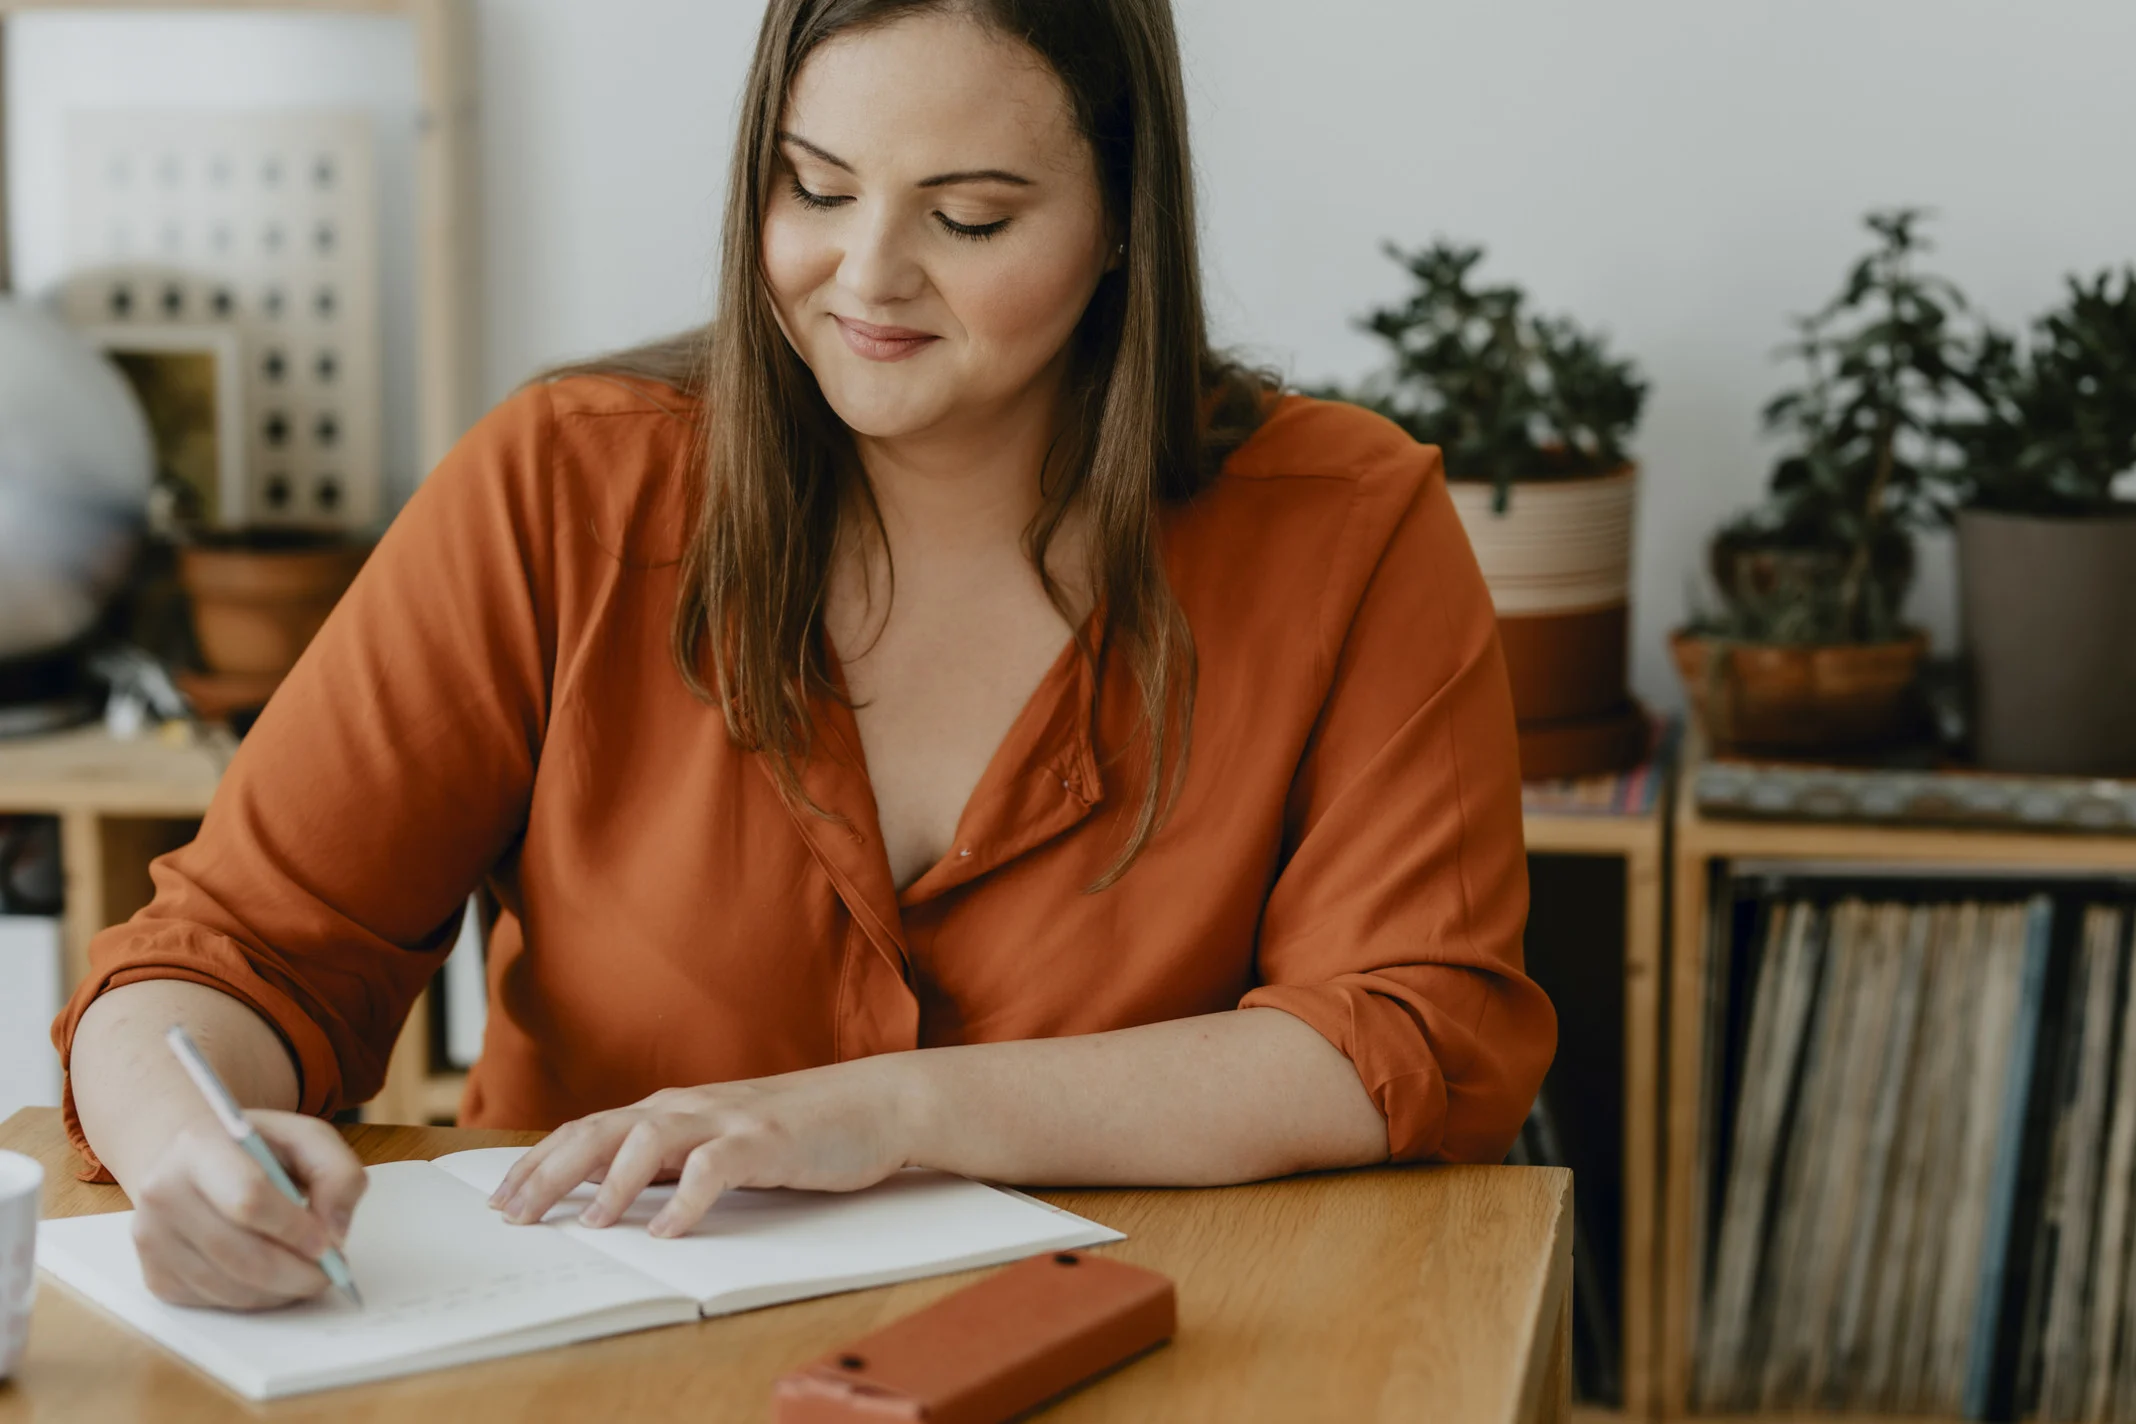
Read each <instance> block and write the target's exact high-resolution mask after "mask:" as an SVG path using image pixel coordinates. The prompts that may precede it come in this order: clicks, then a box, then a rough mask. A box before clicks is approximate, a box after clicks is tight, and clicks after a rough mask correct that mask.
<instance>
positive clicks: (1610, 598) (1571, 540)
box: [1448, 465, 1646, 779]
mask: <svg viewBox="0 0 2136 1424" xmlns="http://www.w3.org/2000/svg"><path fill="white" fill-rule="evenodd" d="M1637 491H1638V471H1637V470H1636V469H1635V468H1634V467H1632V466H1629V465H1627V466H1624V467H1623V468H1621V469H1616V470H1611V471H1609V472H1607V473H1605V474H1599V475H1581V476H1575V477H1568V478H1563V479H1547V480H1539V481H1523V482H1522V483H1520V484H1519V485H1517V486H1515V488H1514V489H1513V491H1512V498H1511V500H1510V501H1509V502H1508V504H1507V506H1506V508H1504V509H1502V510H1501V509H1498V508H1497V507H1496V502H1495V500H1494V498H1493V492H1492V488H1491V486H1490V485H1489V484H1487V483H1472V482H1464V481H1455V482H1453V483H1452V484H1450V485H1449V486H1448V493H1449V494H1450V495H1451V497H1452V499H1453V503H1454V510H1455V512H1456V513H1457V514H1458V515H1459V516H1460V518H1461V523H1462V527H1463V529H1465V530H1466V531H1467V533H1468V536H1469V544H1470V547H1471V548H1472V549H1473V550H1474V551H1475V554H1476V564H1477V567H1478V568H1479V569H1481V570H1482V572H1483V578H1484V583H1485V584H1486V585H1488V586H1489V588H1490V590H1491V603H1492V606H1493V607H1494V608H1495V609H1496V610H1497V614H1498V639H1499V644H1500V646H1501V647H1502V648H1503V649H1504V651H1505V660H1506V674H1507V678H1508V680H1509V681H1510V682H1511V684H1512V689H1513V711H1514V715H1515V716H1516V717H1517V718H1518V719H1519V721H1520V733H1521V763H1522V771H1523V774H1524V775H1526V776H1528V777H1531V778H1549V779H1555V778H1558V777H1565V776H1588V775H1594V774H1598V773H1603V772H1610V771H1620V770H1622V769H1624V768H1625V767H1628V766H1632V765H1635V764H1636V763H1637V762H1638V760H1639V758H1640V756H1641V754H1642V753H1643V752H1644V750H1645V747H1646V722H1645V719H1644V717H1643V715H1642V714H1641V713H1640V712H1639V711H1638V710H1637V709H1636V708H1634V707H1633V706H1632V704H1631V703H1630V701H1629V699H1628V697H1627V695H1626V690H1625V651H1626V648H1625V645H1626V630H1627V625H1628V623H1629V610H1628V600H1629V598H1630V595H1631V574H1632V531H1633V525H1634V522H1635V520H1634V515H1635V509H1636V496H1637Z"/></svg>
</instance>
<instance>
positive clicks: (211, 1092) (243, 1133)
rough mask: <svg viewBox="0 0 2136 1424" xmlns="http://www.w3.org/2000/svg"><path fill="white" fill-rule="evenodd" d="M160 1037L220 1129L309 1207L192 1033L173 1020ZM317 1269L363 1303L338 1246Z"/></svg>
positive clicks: (283, 1188)
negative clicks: (204, 1054)
mask: <svg viewBox="0 0 2136 1424" xmlns="http://www.w3.org/2000/svg"><path fill="white" fill-rule="evenodd" d="M163 1041H164V1042H165V1043H167V1044H169V1045H170V1046H171V1052H172V1053H174V1054H176V1055H177V1056H178V1062H179V1064H180V1065H181V1066H183V1067H184V1069H185V1072H186V1076H187V1077H189V1078H191V1079H192V1080H193V1086H194V1087H196V1088H198V1089H200V1095H201V1096H202V1097H204V1098H206V1099H207V1100H208V1106H209V1107H210V1108H212V1109H214V1112H215V1116H216V1117H217V1118H218V1119H219V1120H220V1121H221V1122H222V1125H223V1129H224V1130H225V1131H227V1132H228V1133H229V1134H230V1136H231V1137H232V1138H233V1139H235V1140H236V1142H237V1145H238V1146H239V1147H241V1148H243V1149H244V1151H245V1155H246V1156H248V1157H250V1158H251V1159H252V1160H253V1161H255V1162H257V1163H259V1164H260V1168H261V1170H263V1171H265V1172H266V1173H267V1179H268V1180H269V1181H271V1182H273V1183H274V1184H275V1186H276V1188H277V1189H279V1190H280V1191H281V1193H282V1195H283V1196H285V1197H288V1198H289V1199H290V1200H291V1201H293V1202H295V1203H296V1204H297V1205H298V1206H301V1207H309V1206H310V1205H311V1203H310V1202H308V1201H306V1200H305V1199H304V1193H302V1192H300V1191H298V1190H297V1184H296V1183H295V1182H292V1181H291V1180H289V1173H288V1171H287V1170H285V1169H284V1168H283V1166H282V1162H281V1159H280V1158H278V1157H276V1156H275V1155H274V1149H273V1148H271V1147H269V1146H268V1145H267V1139H266V1138H264V1137H262V1136H260V1134H259V1129H258V1128H256V1127H254V1126H253V1125H252V1123H251V1122H250V1121H249V1120H248V1119H247V1118H246V1117H245V1112H244V1109H242V1108H240V1107H239V1106H238V1105H237V1099H235V1098H233V1097H231V1096H230V1090H229V1089H228V1088H225V1087H224V1086H223V1081H222V1079H221V1078H219V1077H217V1076H216V1073H215V1070H214V1069H213V1068H211V1067H210V1066H208V1060H207V1059H206V1058H205V1057H203V1056H202V1055H201V1052H200V1050H199V1048H197V1047H195V1046H194V1043H193V1039H192V1037H191V1035H189V1034H188V1033H186V1031H185V1030H184V1029H183V1028H180V1027H179V1026H178V1025H177V1024H172V1025H171V1026H170V1029H169V1030H168V1031H167V1032H166V1033H165V1034H164V1035H163ZM319 1269H320V1270H322V1271H324V1272H326V1278H327V1279H328V1280H330V1281H332V1282H333V1283H334V1284H335V1285H337V1286H339V1287H340V1288H341V1289H342V1290H343V1291H345V1292H347V1294H348V1298H349V1299H350V1300H352V1301H354V1302H355V1303H356V1304H357V1305H359V1306H360V1305H362V1304H363V1297H362V1296H361V1295H359V1294H357V1291H356V1279H355V1277H353V1276H351V1275H350V1274H349V1263H348V1262H347V1261H346V1260H345V1259H343V1258H342V1255H341V1252H340V1250H339V1249H338V1248H336V1247H334V1246H328V1247H327V1248H326V1254H325V1255H323V1256H321V1257H320V1258H319Z"/></svg>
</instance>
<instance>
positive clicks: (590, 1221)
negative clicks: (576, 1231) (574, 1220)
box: [579, 1206, 609, 1226]
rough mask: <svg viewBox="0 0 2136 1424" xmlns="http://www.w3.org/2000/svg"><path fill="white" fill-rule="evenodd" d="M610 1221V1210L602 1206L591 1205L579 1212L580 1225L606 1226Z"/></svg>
mask: <svg viewBox="0 0 2136 1424" xmlns="http://www.w3.org/2000/svg"><path fill="white" fill-rule="evenodd" d="M608 1221H609V1217H608V1212H607V1211H606V1210H605V1209H604V1208H602V1207H598V1206H589V1207H587V1208H586V1209H585V1210H584V1211H582V1212H580V1213H579V1225H581V1226H606V1225H608Z"/></svg>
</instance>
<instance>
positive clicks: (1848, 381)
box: [1671, 208, 1969, 750]
mask: <svg viewBox="0 0 2136 1424" xmlns="http://www.w3.org/2000/svg"><path fill="white" fill-rule="evenodd" d="M1923 216H1924V215H1923V213H1922V212H1921V211H1920V210H1918V209H1910V208H1908V209H1895V210H1890V211H1884V212H1876V213H1871V214H1870V215H1869V216H1868V218H1867V220H1866V221H1867V225H1868V227H1869V230H1870V231H1871V233H1872V234H1874V236H1875V237H1876V240H1877V241H1876V245H1875V247H1874V248H1872V249H1871V250H1870V251H1869V252H1868V253H1867V254H1865V255H1864V256H1862V257H1861V258H1860V259H1859V260H1857V261H1856V262H1855V263H1854V265H1853V266H1852V268H1850V270H1849V271H1848V273H1847V277H1846V280H1845V281H1844V283H1843V284H1842V285H1841V288H1840V290H1839V292H1838V294H1837V295H1835V296H1834V297H1833V298H1832V300H1831V301H1830V302H1828V303H1826V304H1825V306H1824V307H1823V308H1821V309H1820V310H1818V311H1817V312H1815V313H1813V314H1812V315H1810V316H1807V317H1804V318H1802V319H1800V320H1799V321H1798V322H1797V323H1796V325H1797V332H1798V334H1797V337H1796V339H1795V340H1794V341H1793V342H1791V343H1790V344H1789V345H1788V346H1786V347H1784V348H1783V354H1784V355H1785V356H1787V357H1790V358H1792V359H1793V360H1796V361H1798V362H1800V363H1801V365H1802V368H1803V379H1802V382H1801V383H1800V384H1799V385H1798V386H1796V387H1795V388H1793V389H1791V390H1788V391H1785V392H1783V393H1781V394H1780V395H1779V396H1777V397H1775V398H1774V399H1773V400H1772V401H1771V402H1769V403H1768V404H1767V405H1766V407H1765V410H1764V416H1763V419H1764V425H1765V428H1766V430H1767V431H1768V432H1769V433H1772V434H1775V435H1779V436H1781V437H1783V438H1784V439H1785V440H1786V441H1787V448H1786V451H1785V453H1784V454H1783V455H1782V456H1781V458H1780V459H1779V461H1778V462H1777V463H1776V464H1775V465H1774V467H1773V472H1772V476H1771V479H1770V481H1769V485H1768V492H1767V497H1766V499H1765V501H1764V503H1763V504H1761V505H1760V506H1758V507H1757V508H1755V509H1753V510H1750V511H1749V512H1747V513H1745V514H1743V515H1741V516H1738V517H1737V518H1736V519H1734V520H1732V521H1730V522H1729V523H1728V524H1727V525H1725V526H1723V527H1722V529H1721V530H1720V531H1719V532H1718V533H1717V534H1716V535H1715V536H1714V540H1713V543H1712V546H1711V548H1710V551H1709V552H1710V555H1711V558H1710V564H1711V569H1712V573H1713V576H1714V582H1715V583H1716V584H1717V585H1718V587H1719V589H1720V594H1721V602H1720V604H1719V606H1718V607H1716V608H1714V609H1709V610H1706V611H1703V612H1701V613H1700V614H1699V615H1697V616H1696V617H1695V618H1694V619H1693V621H1692V623H1691V624H1690V625H1689V626H1688V627H1687V628H1685V629H1683V630H1682V631H1680V632H1678V633H1677V634H1676V635H1675V636H1674V637H1673V638H1672V639H1671V651H1672V652H1673V654H1674V655H1675V659H1676V663H1677V669H1678V671H1679V673H1680V674H1681V675H1682V677H1683V679H1684V683H1685V688H1686V691H1687V693H1688V695H1689V698H1690V701H1691V703H1692V705H1693V706H1694V707H1695V708H1696V709H1697V710H1698V711H1699V714H1700V717H1701V720H1702V722H1703V723H1704V725H1705V727H1706V730H1707V733H1708V735H1709V736H1710V737H1711V738H1712V739H1713V740H1714V741H1715V742H1716V743H1718V744H1721V745H1724V746H1736V745H1749V746H1764V747H1772V748H1778V749H1789V750H1822V749H1845V748H1861V747H1866V746H1872V745H1875V744H1878V743H1881V742H1887V741H1890V740H1892V739H1894V738H1896V737H1897V736H1899V735H1900V734H1901V733H1903V732H1904V731H1905V730H1906V726H1907V723H1908V720H1909V715H1910V711H1911V709H1910V695H1911V692H1912V689H1913V685H1914V682H1915V679H1916V676H1917V674H1918V672H1919V667H1920V663H1921V659H1922V658H1923V656H1924V655H1925V654H1926V652H1927V646H1928V644H1927V639H1926V637H1925V636H1924V635H1923V634H1922V633H1921V632H1920V631H1919V630H1918V629H1914V628H1909V627H1907V626H1906V625H1905V624H1904V622H1903V621H1902V617H1901V608H1902V605H1903V603H1904V600H1905V595H1906V590H1907V587H1908V585H1909V583H1910V582H1911V580H1912V577H1913V569H1914V543H1913V540H1914V535H1915V533H1916V532H1917V531H1918V530H1919V529H1921V528H1922V527H1923V526H1924V525H1926V524H1928V523H1930V522H1932V521H1933V519H1934V518H1935V517H1936V512H1937V505H1936V492H1937V490H1938V489H1939V487H1940V486H1939V483H1938V482H1939V480H1940V479H1941V478H1942V474H1941V471H1942V470H1943V468H1944V466H1945V465H1946V464H1947V463H1948V453H1949V446H1948V439H1947V435H1946V430H1947V426H1948V424H1949V422H1950V420H1951V419H1952V418H1953V414H1954V412H1955V411H1956V410H1957V409H1958V408H1959V406H1960V404H1961V403H1962V401H1963V399H1964V388H1963V385H1962V383H1961V382H1960V380H1959V379H1958V374H1959V368H1960V365H1961V363H1962V362H1963V360H1964V359H1965V355H1966V352H1967V351H1968V349H1969V337H1968V334H1967V333H1968V330H1969V328H1968V327H1967V326H1965V325H1962V323H1964V322H1965V321H1966V317H1965V314H1966V303H1965V299H1964V297H1963V296H1962V295H1961V294H1960V293H1959V291H1958V289H1957V288H1956V287H1955V286H1953V285H1952V284H1951V283H1950V282H1949V281H1947V280H1945V279H1943V278H1941V277H1937V276H1934V275H1931V274H1928V273H1925V272H1923V271H1922V270H1921V269H1920V265H1919V259H1920V255H1921V253H1922V252H1924V251H1925V250H1926V248H1927V244H1926V242H1925V241H1924V240H1923V238H1922V237H1921V235H1920V226H1921V222H1922V219H1923Z"/></svg>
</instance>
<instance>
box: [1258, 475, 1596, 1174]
mask: <svg viewBox="0 0 2136 1424" xmlns="http://www.w3.org/2000/svg"><path fill="white" fill-rule="evenodd" d="M1394 463H1395V465H1396V467H1397V469H1396V470H1395V472H1394V473H1392V474H1391V475H1389V477H1387V478H1380V477H1378V476H1375V477H1373V478H1368V479H1366V480H1364V481H1362V482H1361V484H1360V489H1359V493H1358V501H1359V505H1360V510H1361V513H1360V515H1359V516H1358V522H1360V523H1361V524H1362V525H1363V526H1365V527H1367V528H1371V527H1375V526H1376V527H1378V528H1382V529H1385V528H1388V527H1389V524H1388V523H1387V522H1386V516H1388V515H1391V534H1389V535H1388V536H1387V537H1386V538H1385V540H1384V542H1383V543H1382V544H1380V546H1379V549H1378V556H1377V559H1376V561H1375V562H1373V564H1372V565H1371V569H1372V571H1371V574H1370V577H1369V581H1368V582H1367V583H1366V585H1365V587H1364V589H1363V592H1362V595H1361V597H1359V598H1358V599H1357V601H1356V603H1355V604H1354V613H1353V615H1352V617H1351V619H1350V622H1349V625H1348V627H1347V628H1346V629H1345V630H1342V632H1341V634H1340V646H1339V651H1338V652H1337V653H1336V654H1335V663H1334V674H1333V679H1332V682H1331V684H1330V692H1329V695H1328V698H1327V702H1326V704H1325V706H1324V708H1323V710H1322V712H1321V715H1320V719H1319V722H1318V724H1317V726H1316V727H1315V729H1314V733H1313V736H1312V740H1311V743H1310V745H1309V746H1308V748H1307V752H1306V755H1305V757H1304V760H1303V761H1302V763H1301V765H1300V767H1299V771H1298V775H1297V778H1296V781H1295V782H1294V784H1293V787H1292V791H1291V796H1290V800H1289V804H1288V807H1287V810H1286V854H1285V856H1284V858H1283V861H1282V865H1281V869H1280V871H1279V873H1278V876H1277V878H1276V881H1275V884H1274V886H1273V888H1272V889H1271V891H1270V894H1269V897H1268V902H1267V907H1266V911H1265V913H1264V915H1263V919H1262V927H1261V934H1260V939H1259V943H1258V946H1257V967H1258V972H1259V979H1260V983H1259V985H1258V986H1257V987H1256V988H1254V989H1253V990H1252V992H1250V993H1248V994H1247V995H1246V996H1245V998H1244V999H1243V1000H1242V1001H1241V1003H1240V1007H1242V1008H1248V1007H1257V1006H1259V1007H1270V1008H1277V1009H1282V1010H1284V1011H1285V1012H1287V1013H1290V1014H1293V1015H1295V1016H1296V1017H1298V1018H1300V1019H1303V1020H1304V1021H1305V1022H1306V1023H1308V1024H1310V1025H1312V1026H1313V1027H1314V1028H1315V1029H1317V1030H1318V1031H1319V1032H1320V1033H1321V1034H1322V1035H1323V1036H1324V1037H1325V1038H1327V1039H1328V1041H1329V1042H1331V1043H1333V1044H1334V1045H1335V1046H1336V1047H1337V1048H1339V1049H1341V1050H1342V1051H1343V1052H1344V1053H1345V1054H1347V1055H1348V1056H1349V1058H1350V1060H1351V1061H1352V1062H1353V1063H1354V1064H1355V1065H1356V1068H1357V1073H1358V1077H1359V1078H1360V1079H1361V1080H1362V1081H1363V1083H1364V1086H1365V1088H1366V1090H1367V1091H1368V1092H1369V1093H1370V1094H1371V1096H1372V1099H1373V1101H1374V1102H1375V1103H1376V1104H1377V1105H1378V1106H1379V1109H1380V1111H1381V1112H1382V1113H1383V1114H1384V1115H1385V1117H1386V1119H1387V1143H1388V1150H1389V1152H1390V1154H1391V1155H1392V1156H1393V1157H1394V1158H1395V1159H1396V1160H1426V1159H1429V1160H1439V1161H1455V1162H1484V1161H1497V1160H1499V1159H1500V1158H1502V1157H1503V1156H1504V1154H1505V1152H1506V1150H1507V1148H1508V1147H1509V1146H1510V1145H1511V1144H1512V1142H1513V1139H1514V1137H1515V1136H1516V1134H1517V1133H1518V1132H1519V1129H1520V1124H1521V1120H1522V1119H1523V1118H1524V1117H1525V1116H1526V1114H1527V1110H1528V1107H1529V1105H1530V1104H1531V1103H1532V1102H1533V1100H1534V1097H1535V1093H1536V1091H1537V1089H1538V1088H1539V1087H1540V1085H1541V1083H1542V1079H1543V1074H1544V1072H1545V1070H1546V1069H1547V1068H1548V1067H1549V1065H1550V1060H1551V1057H1552V1055H1553V1054H1554V1052H1555V1050H1556V1043H1557V1021H1556V1017H1555V1015H1554V1013H1553V1011H1552V1009H1551V1006H1550V1002H1549V1000H1548V999H1547V998H1546V997H1545V996H1544V994H1543V992H1542V990H1541V989H1539V988H1538V987H1537V986H1536V985H1535V983H1534V981H1532V980H1531V979H1529V978H1528V977H1527V976H1526V974H1525V973H1524V972H1523V968H1522V953H1521V934H1522V930H1523V928H1524V926H1525V923H1526V919H1527V910H1528V881H1527V861H1526V856H1525V852H1524V850H1523V846H1522V838H1521V805H1520V763H1519V747H1518V743H1517V740H1516V736H1515V730H1514V718H1513V707H1512V697H1511V693H1510V691H1509V689H1508V685H1507V681H1506V671H1505V663H1504V658H1503V655H1502V653H1501V652H1500V650H1499V644H1498V632H1497V624H1496V621H1495V619H1494V617H1493V614H1492V609H1491V601H1490V595H1489V593H1488V591H1487V590H1486V589H1485V587H1484V584H1483V579H1482V576H1481V574H1480V573H1479V572H1478V570H1477V567H1476V561H1475V557H1474V555H1473V553H1472V552H1471V551H1470V548H1469V544H1468V539H1467V536H1466V534H1465V533H1464V532H1463V530H1462V528H1461V523H1460V520H1459V518H1458V516H1457V515H1456V514H1455V512H1454V508H1453V503H1452V500H1451V499H1450V498H1449V497H1448V494H1447V490H1446V485H1445V481H1444V479H1443V477H1442V476H1441V474H1440V471H1439V465H1438V456H1437V452H1435V451H1432V450H1429V449H1426V448H1423V447H1417V446H1410V447H1408V451H1407V452H1405V454H1404V456H1403V457H1402V458H1401V459H1399V460H1397V461H1395V462H1394ZM1375 506H1377V507H1379V509H1380V510H1381V511H1382V514H1381V516H1380V517H1374V515H1373V509H1374V507H1375Z"/></svg>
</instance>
